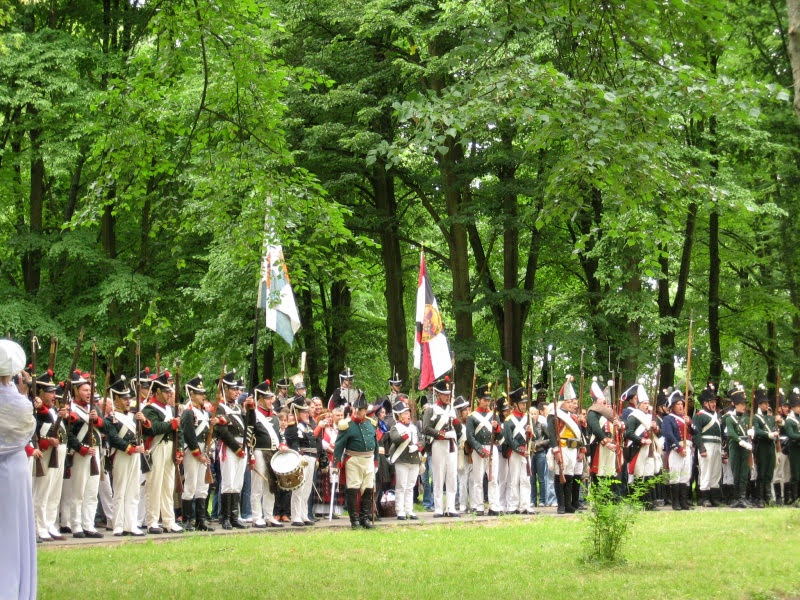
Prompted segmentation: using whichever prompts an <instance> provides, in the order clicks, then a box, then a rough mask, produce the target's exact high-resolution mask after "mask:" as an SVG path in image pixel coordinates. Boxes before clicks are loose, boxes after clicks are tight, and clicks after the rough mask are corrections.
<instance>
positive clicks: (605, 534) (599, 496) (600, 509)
mask: <svg viewBox="0 0 800 600" xmlns="http://www.w3.org/2000/svg"><path fill="white" fill-rule="evenodd" d="M657 482H658V479H657V478H653V479H649V480H647V481H637V482H636V483H635V484H634V485H631V486H628V495H627V496H625V497H620V496H619V495H618V494H617V491H616V487H617V485H618V481H617V480H616V479H612V478H607V477H601V478H599V479H598V480H597V482H596V483H593V484H592V485H591V486H590V487H589V493H588V495H587V499H588V501H589V506H590V509H589V514H588V517H587V521H588V523H589V531H588V533H587V536H586V540H585V544H586V550H587V552H586V559H587V560H589V561H592V562H598V561H599V562H604V563H618V562H622V554H621V550H622V545H623V542H624V541H625V539H626V538H627V537H628V535H629V534H630V531H631V527H632V526H633V524H634V522H635V521H636V515H637V514H638V513H639V512H640V511H641V510H643V508H644V505H643V503H642V497H643V496H644V495H645V493H647V492H648V491H649V490H650V489H651V488H652V487H653V486H654V485H655V484H656V483H657Z"/></svg>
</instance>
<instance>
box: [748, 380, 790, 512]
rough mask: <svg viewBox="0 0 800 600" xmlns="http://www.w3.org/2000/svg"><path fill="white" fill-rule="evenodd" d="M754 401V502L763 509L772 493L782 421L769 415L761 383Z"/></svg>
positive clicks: (765, 394) (765, 395) (767, 401)
mask: <svg viewBox="0 0 800 600" xmlns="http://www.w3.org/2000/svg"><path fill="white" fill-rule="evenodd" d="M755 401H756V405H757V406H758V410H756V412H755V414H754V415H753V429H755V437H754V442H755V452H754V459H755V464H756V492H755V500H756V507H757V508H764V506H765V503H766V502H769V500H770V497H771V493H772V490H771V487H772V477H773V475H774V474H775V460H776V457H775V441H776V440H777V439H778V435H779V431H778V430H779V428H780V426H781V425H782V424H783V419H781V420H780V422H776V419H775V417H774V416H773V415H771V414H769V396H768V395H767V390H766V388H765V387H764V384H763V383H762V384H761V385H759V386H758V389H757V390H756V400H755Z"/></svg>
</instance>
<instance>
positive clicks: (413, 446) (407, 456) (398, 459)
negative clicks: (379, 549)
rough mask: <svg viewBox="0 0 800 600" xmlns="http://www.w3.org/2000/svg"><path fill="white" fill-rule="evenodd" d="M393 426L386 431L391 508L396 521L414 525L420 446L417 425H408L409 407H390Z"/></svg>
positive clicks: (409, 423)
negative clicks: (392, 476)
mask: <svg viewBox="0 0 800 600" xmlns="http://www.w3.org/2000/svg"><path fill="white" fill-rule="evenodd" d="M392 412H393V413H394V418H395V424H394V425H393V426H392V428H391V429H390V430H389V439H390V441H391V446H389V452H388V460H389V462H390V463H391V464H393V465H394V474H395V496H394V506H395V512H396V514H397V519H398V520H400V521H405V520H406V519H410V520H413V521H416V520H417V519H418V518H419V517H417V515H415V514H414V484H415V483H416V482H417V477H418V476H419V466H420V462H421V452H420V451H421V450H422V442H421V440H420V435H419V431H417V427H416V425H414V424H413V423H412V422H411V411H410V409H409V406H408V404H406V403H405V402H403V401H402V400H399V399H398V400H396V402H395V403H394V405H393V406H392Z"/></svg>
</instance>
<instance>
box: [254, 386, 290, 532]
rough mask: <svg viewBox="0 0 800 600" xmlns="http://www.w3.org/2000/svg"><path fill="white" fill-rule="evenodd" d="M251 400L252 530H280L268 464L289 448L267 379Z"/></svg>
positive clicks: (257, 388) (271, 475) (270, 468)
mask: <svg viewBox="0 0 800 600" xmlns="http://www.w3.org/2000/svg"><path fill="white" fill-rule="evenodd" d="M253 397H254V398H255V401H256V409H255V426H254V428H253V435H254V437H255V446H254V447H253V454H252V457H251V458H250V468H251V469H252V470H253V471H255V473H254V474H253V476H252V487H251V490H250V506H251V508H252V509H253V527H258V528H264V527H268V526H269V527H283V523H281V522H280V521H278V520H276V519H275V516H274V514H273V511H274V508H275V496H276V494H277V493H278V482H277V480H276V478H275V472H274V471H273V470H272V465H271V463H270V461H271V460H272V457H273V456H274V455H275V453H276V452H283V451H285V450H287V449H288V446H287V445H286V441H285V440H284V438H283V433H282V432H281V424H280V421H278V416H277V415H276V414H275V412H274V411H273V410H272V407H273V403H274V402H275V393H274V392H273V391H272V390H271V389H270V381H269V379H267V380H266V381H264V382H262V383H260V384H258V385H257V386H256V387H255V388H254V389H253Z"/></svg>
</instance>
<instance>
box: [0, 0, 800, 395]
mask: <svg viewBox="0 0 800 600" xmlns="http://www.w3.org/2000/svg"><path fill="white" fill-rule="evenodd" d="M796 4H798V2H797V0H789V4H788V10H787V5H785V4H782V3H781V2H778V1H777V0H768V1H765V2H749V1H745V0H730V1H723V0H700V1H696V2H685V1H682V0H663V1H659V2H655V1H651V0H629V1H626V2H624V3H623V2H615V1H612V0H605V1H600V2H597V1H583V0H572V1H571V2H551V1H548V0H535V1H530V0H506V1H503V2H500V1H490V0H459V1H436V0H423V1H417V0H415V1H411V0H359V1H358V2H352V1H350V0H336V1H331V0H306V1H304V2H295V1H293V0H274V1H269V2H259V1H256V0H172V1H167V0H148V1H147V2H144V3H143V2H141V1H135V2H133V3H131V2H128V1H126V0H102V2H89V1H88V0H49V1H48V2H43V1H36V0H32V1H19V0H0V240H2V244H0V330H1V331H0V333H2V334H3V335H5V334H9V335H10V336H11V337H13V338H15V339H17V340H20V341H21V342H23V344H24V345H25V346H26V348H28V347H29V345H30V343H29V340H30V336H31V334H32V333H36V334H37V335H38V336H39V339H40V340H42V341H43V342H44V343H43V346H45V348H43V350H42V351H41V352H42V354H44V353H46V345H47V341H49V337H50V336H51V335H54V336H57V337H58V338H59V340H60V343H61V346H60V347H61V349H60V351H59V354H58V361H57V362H58V371H59V372H58V373H57V375H58V376H59V377H60V378H62V379H63V378H64V377H66V370H67V367H68V364H69V358H70V355H71V353H72V348H73V346H74V344H75V340H76V338H77V333H78V330H79V328H80V327H81V326H84V327H85V328H86V330H87V337H88V338H92V337H93V338H96V340H97V343H98V347H99V349H100V364H101V366H102V368H103V369H105V365H106V364H107V363H109V362H110V363H112V365H113V371H114V374H115V375H116V374H119V373H121V372H125V373H127V374H130V373H131V372H132V370H133V364H134V357H133V347H134V343H133V342H134V340H135V339H136V338H137V337H141V340H142V348H143V356H144V359H143V360H144V362H145V363H146V364H149V365H150V366H151V367H152V366H153V365H154V360H155V359H154V355H155V351H156V345H158V349H159V351H160V354H161V356H162V361H161V363H162V365H163V366H170V365H172V364H173V362H174V360H175V359H176V358H180V359H182V360H183V363H184V370H185V372H187V373H190V372H196V371H202V372H203V373H204V374H205V376H206V378H207V379H212V378H216V377H217V376H218V373H219V372H220V369H221V367H222V364H221V363H222V361H223V359H225V358H227V362H228V365H229V366H231V367H234V366H235V367H237V368H238V369H240V370H241V371H242V372H243V374H244V373H246V372H247V371H248V370H249V366H248V365H250V362H251V352H252V341H253V332H254V327H253V323H254V317H255V306H256V290H257V285H258V279H259V270H260V262H261V252H262V246H263V241H264V240H263V237H264V233H263V232H264V224H265V215H266V213H267V212H269V218H270V219H271V220H272V222H273V223H275V226H276V232H277V235H278V238H279V240H278V241H279V242H280V243H282V244H283V247H284V252H285V255H286V259H287V264H288V268H289V272H290V275H291V277H292V285H293V287H294V290H295V294H296V298H297V302H298V307H299V310H300V315H301V319H302V322H303V328H302V329H301V330H300V332H299V334H298V338H297V339H296V344H295V346H294V348H293V349H290V348H289V347H288V346H287V345H286V344H285V343H284V342H283V341H282V340H281V339H280V338H278V337H277V336H275V335H273V334H271V333H269V332H266V330H264V329H263V326H262V327H261V331H260V332H259V338H258V343H257V346H258V347H257V353H256V359H257V363H258V375H259V376H260V377H262V378H263V377H264V376H267V377H275V378H278V377H281V376H282V375H283V372H284V366H283V365H284V364H285V365H286V367H285V368H286V371H287V372H288V373H289V374H292V373H295V372H297V371H298V370H299V353H300V352H301V351H302V350H305V351H307V352H308V368H307V375H306V378H307V380H308V381H309V384H310V387H311V388H312V390H314V391H315V392H317V391H324V392H325V393H330V392H331V391H332V389H333V388H334V387H335V386H336V385H338V377H337V375H338V372H339V371H340V370H342V368H343V367H344V366H345V365H347V366H349V367H351V368H353V369H354V370H355V372H356V378H357V379H356V383H357V385H358V386H359V387H363V388H365V389H366V390H367V391H368V392H369V393H370V395H374V394H378V393H381V392H383V390H384V389H385V380H386V378H387V377H388V376H389V374H390V372H391V370H392V367H394V369H396V370H397V371H398V372H399V373H400V375H401V376H402V377H403V378H404V379H405V380H406V381H408V379H409V373H410V367H411V358H410V355H411V348H412V343H413V337H412V335H413V325H414V323H413V321H414V299H415V291H416V280H417V272H418V265H419V251H420V249H421V248H422V247H423V246H424V248H425V250H426V254H427V257H428V263H429V271H430V274H431V280H432V283H433V288H434V292H435V293H436V295H437V299H438V301H439V304H440V307H441V310H442V314H443V317H444V322H445V327H446V330H447V333H448V336H449V339H450V343H451V347H452V348H453V350H454V351H455V356H456V363H457V368H456V374H455V378H456V382H457V385H458V386H459V388H460V389H461V390H462V391H463V390H466V389H467V388H468V387H469V385H470V383H471V379H472V370H473V362H474V361H477V366H478V371H479V374H480V375H479V380H480V381H492V380H502V379H503V378H504V376H505V369H506V368H507V367H508V368H511V369H512V372H513V378H514V379H518V378H524V377H525V373H526V372H527V370H528V369H529V368H531V366H533V369H534V371H535V372H537V373H538V369H539V364H538V361H540V360H541V357H542V355H543V353H544V352H545V348H546V346H547V345H548V344H550V343H552V344H554V345H555V373H556V375H555V377H556V380H557V382H560V381H561V380H562V379H563V376H564V374H565V373H567V372H572V373H574V374H576V375H577V369H578V362H579V360H580V351H581V348H582V347H585V348H586V349H587V352H586V364H585V372H586V374H587V376H591V375H598V376H599V377H600V378H606V377H608V368H609V365H608V362H609V358H608V357H609V353H610V355H611V363H612V365H611V366H612V368H614V369H616V368H617V365H619V368H620V369H621V370H622V371H623V373H624V377H623V379H624V381H625V382H626V383H627V382H630V381H632V380H633V379H634V378H635V377H637V376H645V377H649V378H652V377H654V374H655V372H656V370H657V368H658V365H659V363H660V365H661V381H662V384H663V385H669V384H671V383H675V382H676V380H677V379H679V378H680V377H682V376H683V375H682V369H683V365H684V364H685V356H686V341H687V333H688V326H689V318H690V315H693V317H694V342H695V343H694V354H693V358H692V375H693V377H692V379H693V380H694V382H695V385H697V384H700V385H701V386H702V384H703V383H704V380H703V378H705V377H710V378H712V379H713V380H715V381H717V382H719V383H720V384H721V386H722V387H723V388H724V389H727V386H728V383H729V382H730V381H731V380H732V379H738V380H740V381H742V382H743V383H745V385H746V386H747V387H749V386H750V385H751V384H752V383H756V382H768V383H769V384H771V385H774V383H775V381H776V378H777V373H778V371H779V370H780V371H781V376H782V381H783V387H787V386H788V385H789V382H791V385H792V386H794V385H798V384H800V262H798V244H797V242H796V240H797V239H798V229H799V228H800V222H799V221H798V212H799V211H800V185H798V184H800V169H799V168H798V167H799V166H800V165H799V163H798V158H799V157H800V152H799V151H800V135H798V134H799V133H800V128H799V127H798V121H797V117H796V115H795V114H794V113H793V103H792V98H793V96H794V97H795V99H796V95H795V94H794V92H793V78H792V57H793V56H798V55H799V54H798V52H800V50H798V49H800V44H799V43H798V42H797V40H796V38H797V36H798V32H797V30H796V28H797V25H798V23H800V9H799V8H798V7H797V6H795V5H796ZM790 15H792V17H791V18H792V19H793V21H792V23H793V25H792V27H791V28H790ZM795 69H796V72H797V74H798V79H800V59H796V60H795ZM799 106H800V105H799ZM268 199H272V201H273V206H272V208H269V209H268V207H267V201H268ZM262 322H263V321H262ZM88 346H89V344H86V345H85V347H84V352H83V356H82V360H81V364H80V365H79V366H81V367H82V368H84V369H85V368H87V367H88V364H89V359H88V356H89V348H88ZM40 356H41V355H40ZM42 360H43V358H40V363H41V362H42ZM676 369H677V371H678V372H677V373H676ZM459 382H460V383H459Z"/></svg>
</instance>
